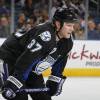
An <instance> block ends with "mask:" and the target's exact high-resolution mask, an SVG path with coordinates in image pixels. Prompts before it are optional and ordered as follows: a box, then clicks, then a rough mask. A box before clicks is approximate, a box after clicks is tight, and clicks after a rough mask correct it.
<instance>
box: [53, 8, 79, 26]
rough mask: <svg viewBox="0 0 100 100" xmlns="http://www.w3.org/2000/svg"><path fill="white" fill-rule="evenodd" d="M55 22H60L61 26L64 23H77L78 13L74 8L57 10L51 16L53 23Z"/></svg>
mask: <svg viewBox="0 0 100 100" xmlns="http://www.w3.org/2000/svg"><path fill="white" fill-rule="evenodd" d="M56 20H57V21H59V22H61V23H62V25H63V23H64V22H69V23H73V22H78V21H79V17H78V12H77V10H76V9H75V8H72V7H66V8H58V9H57V10H56V11H55V14H54V16H53V22H54V21H56Z"/></svg>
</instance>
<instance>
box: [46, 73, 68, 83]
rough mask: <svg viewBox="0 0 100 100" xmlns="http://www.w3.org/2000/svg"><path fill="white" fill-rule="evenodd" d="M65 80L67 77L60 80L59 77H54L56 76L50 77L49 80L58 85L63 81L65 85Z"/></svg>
mask: <svg viewBox="0 0 100 100" xmlns="http://www.w3.org/2000/svg"><path fill="white" fill-rule="evenodd" d="M65 79H66V78H65V77H64V78H60V77H57V76H54V75H50V76H49V78H48V80H51V81H54V82H56V83H60V82H61V81H63V83H64V81H65Z"/></svg>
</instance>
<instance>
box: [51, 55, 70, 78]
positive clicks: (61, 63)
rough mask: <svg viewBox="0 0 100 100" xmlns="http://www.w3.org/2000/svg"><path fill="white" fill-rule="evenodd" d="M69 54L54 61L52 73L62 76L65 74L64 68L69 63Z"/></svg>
mask: <svg viewBox="0 0 100 100" xmlns="http://www.w3.org/2000/svg"><path fill="white" fill-rule="evenodd" d="M67 59H68V56H67V55H66V56H63V57H59V59H58V60H57V61H56V62H55V63H54V65H53V66H52V69H51V74H52V75H54V76H58V77H61V76H62V75H63V71H64V68H65V66H66V63H67Z"/></svg>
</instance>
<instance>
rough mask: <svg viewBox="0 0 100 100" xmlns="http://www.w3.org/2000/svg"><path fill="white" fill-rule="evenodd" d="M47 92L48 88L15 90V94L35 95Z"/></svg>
mask: <svg viewBox="0 0 100 100" xmlns="http://www.w3.org/2000/svg"><path fill="white" fill-rule="evenodd" d="M47 91H49V88H36V89H35V88H33V89H28V88H25V89H20V90H17V91H16V93H35V92H47Z"/></svg>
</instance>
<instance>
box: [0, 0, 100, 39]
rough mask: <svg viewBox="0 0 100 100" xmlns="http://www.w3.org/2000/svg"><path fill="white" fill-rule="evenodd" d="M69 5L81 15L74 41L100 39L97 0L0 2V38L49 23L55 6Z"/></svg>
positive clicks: (0, 0) (76, 26)
mask: <svg viewBox="0 0 100 100" xmlns="http://www.w3.org/2000/svg"><path fill="white" fill-rule="evenodd" d="M68 4H70V5H72V6H74V7H75V8H76V9H77V10H78V11H79V12H80V14H81V18H80V23H77V24H76V25H75V32H74V34H73V37H74V39H75V40H100V6H99V5H100V0H0V38H5V37H8V36H9V35H11V34H12V33H13V32H15V31H17V30H18V29H20V28H23V27H26V28H30V27H34V26H35V25H37V24H39V23H43V22H46V21H47V20H51V19H52V16H53V14H54V12H55V10H56V9H57V7H62V6H66V5H68Z"/></svg>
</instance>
